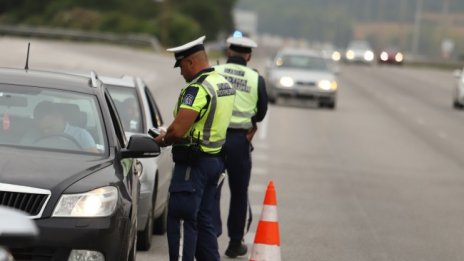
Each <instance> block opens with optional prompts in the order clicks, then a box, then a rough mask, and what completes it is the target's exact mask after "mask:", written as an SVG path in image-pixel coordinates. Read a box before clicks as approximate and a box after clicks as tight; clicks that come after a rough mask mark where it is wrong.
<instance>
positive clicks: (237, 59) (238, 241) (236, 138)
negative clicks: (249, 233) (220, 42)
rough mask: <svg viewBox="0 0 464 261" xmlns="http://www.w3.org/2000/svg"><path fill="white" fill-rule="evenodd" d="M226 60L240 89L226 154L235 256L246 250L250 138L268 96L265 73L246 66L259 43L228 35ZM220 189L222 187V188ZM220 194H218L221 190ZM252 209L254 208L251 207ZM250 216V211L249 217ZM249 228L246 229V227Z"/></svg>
mask: <svg viewBox="0 0 464 261" xmlns="http://www.w3.org/2000/svg"><path fill="white" fill-rule="evenodd" d="M227 43H228V44H229V48H228V50H227V57H228V59H227V62H226V64H224V65H219V66H216V67H215V69H216V70H217V71H218V72H219V73H221V74H222V75H223V76H224V77H225V78H226V79H227V80H228V81H229V82H230V83H231V84H232V86H233V87H234V89H235V90H236V91H237V93H236V98H235V103H234V110H233V113H232V119H231V122H230V125H229V128H228V129H227V139H226V144H225V145H224V151H225V155H226V160H225V167H226V169H227V173H228V181H229V182H228V183H229V188H230V206H229V216H228V218H227V230H228V235H229V238H230V241H229V246H228V247H227V250H226V252H225V254H226V255H227V256H228V257H231V258H235V257H237V256H242V255H245V254H246V253H247V247H246V245H245V244H244V242H243V237H244V234H245V233H246V231H245V230H248V228H249V225H250V223H251V219H250V220H249V222H248V225H246V223H247V222H246V219H247V211H248V210H249V209H250V207H249V206H248V185H249V183H250V175H251V155H250V152H251V148H252V146H251V141H252V139H253V135H254V134H255V132H256V130H257V125H256V123H257V122H260V121H262V120H263V119H264V116H265V115H266V112H267V103H268V97H267V93H266V86H265V82H264V79H263V77H262V76H260V75H259V74H258V72H256V71H255V70H253V69H250V68H249V67H247V63H248V62H249V61H250V59H251V53H252V48H255V47H257V44H256V43H255V42H254V41H253V40H251V39H249V38H246V37H243V36H242V35H241V34H240V33H238V35H237V34H234V36H232V37H229V38H228V39H227ZM218 193H220V189H219V192H218ZM218 195H219V194H218ZM216 200H217V202H216V205H215V206H216V209H215V213H216V218H215V221H216V224H215V226H216V229H217V233H218V235H220V234H221V233H222V224H221V221H220V211H219V210H220V202H219V201H220V196H217V198H216ZM250 213H251V209H250ZM249 218H251V215H250V217H249ZM246 226H247V228H246V229H245V227H246Z"/></svg>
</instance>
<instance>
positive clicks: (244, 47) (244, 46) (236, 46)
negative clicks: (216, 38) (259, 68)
mask: <svg viewBox="0 0 464 261" xmlns="http://www.w3.org/2000/svg"><path fill="white" fill-rule="evenodd" d="M227 43H228V44H229V49H231V50H233V51H236V52H239V53H251V49H252V48H256V47H258V44H256V43H255V42H254V41H253V40H251V39H250V38H247V37H244V36H242V35H241V34H236V33H234V35H233V36H231V37H229V38H227Z"/></svg>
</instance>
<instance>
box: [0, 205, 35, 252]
mask: <svg viewBox="0 0 464 261" xmlns="http://www.w3.org/2000/svg"><path fill="white" fill-rule="evenodd" d="M38 236H39V230H38V229H37V226H36V224H35V223H34V221H33V220H31V219H30V218H29V217H28V216H27V214H25V213H24V212H21V211H19V210H16V209H11V208H7V207H0V246H5V247H7V248H11V247H13V248H14V247H28V246H32V245H33V244H34V243H35V242H36V240H37V239H38Z"/></svg>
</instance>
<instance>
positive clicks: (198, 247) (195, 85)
mask: <svg viewBox="0 0 464 261" xmlns="http://www.w3.org/2000/svg"><path fill="white" fill-rule="evenodd" d="M204 39H205V37H204V36H203V37H200V38H198V39H197V40H194V41H192V42H189V43H187V44H184V45H182V46H179V47H175V48H171V49H168V50H167V51H169V52H173V53H174V56H175V59H176V63H175V66H174V67H180V71H181V74H182V76H183V77H184V79H185V80H186V81H187V87H185V88H184V89H182V90H181V93H180V96H179V99H178V101H177V105H176V107H175V109H174V121H173V122H172V123H171V124H170V126H169V127H168V129H167V131H166V132H161V133H160V135H159V136H158V137H156V138H155V140H156V142H157V143H158V144H160V145H161V146H168V145H171V144H172V145H173V147H172V153H173V160H174V162H175V166H174V171H173V176H172V180H171V184H170V187H169V192H170V197H169V203H168V224H167V226H168V227H167V234H168V235H167V236H168V245H169V258H170V260H171V261H174V260H175V261H178V260H184V261H193V260H194V258H196V259H197V260H202V261H203V260H204V261H209V260H211V261H217V260H220V257H219V251H218V242H217V237H216V230H215V228H214V226H213V224H212V216H211V215H212V210H213V205H214V197H215V195H216V190H217V182H218V179H219V175H220V173H221V172H222V170H223V167H224V162H223V158H222V156H221V147H222V145H223V144H224V142H225V138H226V131H227V126H228V125H229V121H230V118H231V116H232V109H233V103H234V98H235V90H234V89H233V88H232V87H231V85H230V84H229V82H227V80H226V79H224V77H222V76H221V75H220V74H218V73H217V72H216V71H215V70H214V69H213V68H211V67H209V64H208V57H207V55H206V53H205V48H204V46H203V41H204Z"/></svg>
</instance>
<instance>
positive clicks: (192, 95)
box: [180, 85, 208, 112]
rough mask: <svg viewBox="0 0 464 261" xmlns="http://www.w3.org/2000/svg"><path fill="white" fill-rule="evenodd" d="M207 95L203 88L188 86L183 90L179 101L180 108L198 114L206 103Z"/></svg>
mask: <svg viewBox="0 0 464 261" xmlns="http://www.w3.org/2000/svg"><path fill="white" fill-rule="evenodd" d="M207 95H208V93H207V92H206V91H205V89H203V87H200V86H195V85H190V86H189V87H187V88H186V89H185V92H184V95H183V96H182V100H181V101H180V108H181V109H189V110H194V111H196V112H200V111H201V109H203V107H204V106H205V105H206V103H207V98H206V97H207Z"/></svg>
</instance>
